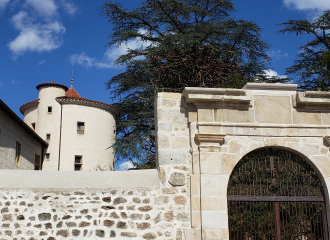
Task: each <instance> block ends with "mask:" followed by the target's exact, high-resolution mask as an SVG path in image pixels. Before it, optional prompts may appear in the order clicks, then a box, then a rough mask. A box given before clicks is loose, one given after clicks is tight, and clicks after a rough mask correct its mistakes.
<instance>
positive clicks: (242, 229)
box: [227, 148, 328, 240]
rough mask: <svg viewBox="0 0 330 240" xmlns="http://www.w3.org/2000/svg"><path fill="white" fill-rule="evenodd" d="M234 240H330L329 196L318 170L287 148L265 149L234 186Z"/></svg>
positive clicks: (245, 164)
mask: <svg viewBox="0 0 330 240" xmlns="http://www.w3.org/2000/svg"><path fill="white" fill-rule="evenodd" d="M227 194H228V217H229V235H230V239H231V240H234V239H235V240H259V239H260V240H266V239H267V240H268V239H274V240H280V239H283V240H284V239H285V240H298V239H299V240H312V239H313V240H320V239H322V240H328V231H327V219H326V211H325V202H324V192H323V188H322V185H321V182H320V179H319V177H318V176H317V174H316V172H315V171H314V169H313V168H312V167H311V166H310V165H309V164H308V163H307V162H306V161H305V160H304V159H303V158H301V157H300V156H298V155H296V154H294V153H292V152H289V151H286V150H282V149H273V148H267V149H259V150H256V151H253V152H251V153H249V154H247V155H246V156H245V157H244V158H243V159H242V160H241V161H240V162H239V163H238V164H237V165H236V166H235V168H234V170H233V172H232V174H231V176H230V179H229V183H228V189H227Z"/></svg>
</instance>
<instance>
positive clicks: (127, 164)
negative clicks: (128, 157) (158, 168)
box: [117, 162, 135, 171]
mask: <svg viewBox="0 0 330 240" xmlns="http://www.w3.org/2000/svg"><path fill="white" fill-rule="evenodd" d="M130 168H135V166H134V165H133V163H132V162H124V163H122V164H120V165H119V166H118V168H117V170H118V171H127V170H128V169H130Z"/></svg>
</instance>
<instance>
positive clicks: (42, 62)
mask: <svg viewBox="0 0 330 240" xmlns="http://www.w3.org/2000/svg"><path fill="white" fill-rule="evenodd" d="M45 62H46V60H44V59H43V60H41V61H40V62H39V63H38V65H41V64H44V63H45Z"/></svg>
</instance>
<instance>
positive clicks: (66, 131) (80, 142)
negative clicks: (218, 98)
mask: <svg viewBox="0 0 330 240" xmlns="http://www.w3.org/2000/svg"><path fill="white" fill-rule="evenodd" d="M37 89H38V90H39V98H38V100H35V101H33V102H30V103H27V104H24V105H23V106H22V107H21V109H20V110H21V112H22V113H23V114H24V121H25V122H26V123H27V124H28V125H29V126H31V127H32V128H33V126H35V131H36V133H38V134H39V135H40V136H41V137H42V138H43V139H44V140H45V141H47V142H48V144H49V147H48V149H47V152H46V155H45V160H44V163H43V170H69V171H70V170H71V171H72V170H74V168H75V157H76V156H79V157H81V161H82V167H81V170H84V171H95V170H100V169H101V170H113V165H114V152H113V149H112V148H111V146H112V145H113V144H114V141H115V129H116V128H115V127H116V123H115V118H116V116H118V114H119V112H118V110H117V109H116V108H114V107H112V106H111V105H109V104H105V103H101V102H96V101H92V100H88V99H84V98H81V97H80V96H79V94H78V93H77V92H76V91H75V90H74V89H73V88H70V89H68V88H67V87H66V86H64V85H62V84H57V83H53V82H52V83H43V84H39V85H38V86H37ZM49 108H51V109H49ZM78 122H81V123H84V131H78V129H77V124H78Z"/></svg>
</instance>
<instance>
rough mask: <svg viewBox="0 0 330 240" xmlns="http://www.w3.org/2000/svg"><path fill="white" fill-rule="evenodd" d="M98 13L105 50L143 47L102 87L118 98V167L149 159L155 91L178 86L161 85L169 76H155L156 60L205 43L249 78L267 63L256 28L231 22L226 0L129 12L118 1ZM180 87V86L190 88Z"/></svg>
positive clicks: (169, 1)
mask: <svg viewBox="0 0 330 240" xmlns="http://www.w3.org/2000/svg"><path fill="white" fill-rule="evenodd" d="M100 11H101V14H102V15H104V16H105V17H106V18H107V19H108V21H109V23H110V24H112V25H113V31H112V32H111V33H110V35H109V38H110V41H109V43H108V45H109V47H114V46H118V45H120V44H126V43H128V42H129V41H131V40H136V39H139V40H140V41H142V42H144V43H145V44H146V45H147V46H146V47H141V48H139V49H129V50H128V52H127V54H124V55H122V56H120V57H119V58H118V59H117V61H116V63H117V64H118V65H120V66H124V67H125V70H124V71H123V72H122V73H120V74H119V75H116V76H114V77H112V78H111V79H110V80H109V81H108V83H107V87H108V88H109V89H110V91H111V94H112V96H113V97H114V98H116V99H117V102H116V103H115V104H114V105H115V106H116V107H118V108H119V109H121V116H120V117H119V118H118V119H117V139H116V145H115V148H116V161H117V163H118V162H120V161H121V160H132V161H142V162H145V163H150V162H152V161H154V147H155V145H154V123H153V117H154V109H153V103H154V97H155V93H156V92H157V91H158V90H159V89H161V88H177V87H178V86H177V84H178V82H177V81H174V82H173V84H174V85H173V84H171V83H169V82H166V81H167V80H169V78H167V80H166V81H165V79H164V76H165V75H162V77H161V78H159V77H160V75H159V72H158V73H157V71H156V72H155V70H157V66H158V67H160V65H155V63H156V61H155V60H156V59H158V60H159V61H162V62H163V63H166V64H172V63H173V61H172V60H173V59H172V60H171V59H170V58H169V57H170V56H169V55H168V56H166V54H169V53H171V52H173V50H175V49H181V51H188V52H189V51H190V50H188V49H187V48H189V46H190V47H191V45H193V43H194V42H197V43H198V45H199V46H200V47H201V46H203V45H204V44H206V45H209V46H212V48H214V50H215V51H214V53H216V55H215V56H216V57H218V58H219V61H224V60H225V59H227V56H231V60H235V62H236V63H237V64H239V65H240V69H241V71H242V72H244V74H245V76H246V78H247V79H250V80H251V79H252V78H253V77H254V76H256V75H258V74H260V75H263V74H262V73H263V70H264V69H265V68H266V65H267V64H268V63H269V61H270V58H269V57H268V55H267V53H266V52H267V50H268V49H269V45H268V44H267V43H265V42H264V41H262V40H261V34H260V32H261V29H260V27H259V26H258V25H257V24H255V23H253V22H249V21H244V20H235V19H233V18H231V17H230V14H231V13H232V12H233V11H235V10H234V7H233V4H232V2H231V1H230V0H146V1H145V2H143V3H142V6H141V7H138V8H136V9H133V10H127V9H124V8H123V5H122V4H120V3H116V2H106V3H104V4H103V6H102V7H101V9H100ZM195 50H196V49H195ZM195 50H191V51H190V52H192V51H195ZM220 56H222V58H221V59H222V60H220ZM226 61H227V60H226ZM191 63H193V62H191ZM166 64H165V65H162V67H165V68H166ZM192 67H194V66H192ZM167 69H169V68H167ZM189 71H191V69H190V68H184V72H183V71H182V72H181V73H180V74H179V75H176V76H180V78H181V79H180V81H181V82H185V84H186V83H188V82H189V81H190V80H188V79H186V78H188V77H191V75H189V74H188V72H189ZM167 73H169V72H167ZM172 73H173V72H172ZM209 78H211V75H209ZM218 79H220V78H218ZM235 79H236V80H237V79H238V78H236V77H235ZM236 80H235V81H229V82H228V81H223V79H222V80H221V82H222V85H221V84H220V85H219V84H218V85H216V87H221V86H222V87H241V84H242V83H241V82H240V81H236ZM185 84H183V85H180V87H183V86H188V85H189V84H188V85H185ZM208 86H209V87H211V86H210V85H208Z"/></svg>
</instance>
